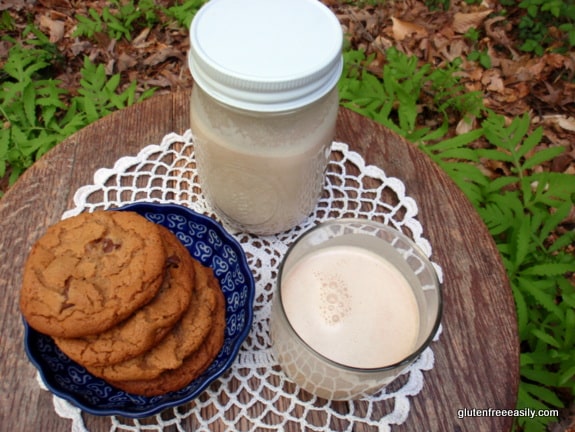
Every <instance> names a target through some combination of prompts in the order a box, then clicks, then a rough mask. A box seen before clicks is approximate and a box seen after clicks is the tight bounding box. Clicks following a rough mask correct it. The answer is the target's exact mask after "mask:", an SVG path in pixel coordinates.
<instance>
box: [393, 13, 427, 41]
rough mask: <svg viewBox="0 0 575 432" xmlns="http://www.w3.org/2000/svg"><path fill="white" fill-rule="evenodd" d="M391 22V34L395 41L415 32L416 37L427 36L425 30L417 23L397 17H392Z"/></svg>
mask: <svg viewBox="0 0 575 432" xmlns="http://www.w3.org/2000/svg"><path fill="white" fill-rule="evenodd" d="M391 21H392V22H393V27H392V34H393V38H394V39H395V40H397V41H402V40H404V39H405V38H406V37H408V36H411V35H413V34H415V35H416V36H418V37H425V36H427V30H426V29H425V27H422V26H421V25H419V24H415V23H413V22H407V21H402V20H400V19H399V18H395V17H392V18H391Z"/></svg>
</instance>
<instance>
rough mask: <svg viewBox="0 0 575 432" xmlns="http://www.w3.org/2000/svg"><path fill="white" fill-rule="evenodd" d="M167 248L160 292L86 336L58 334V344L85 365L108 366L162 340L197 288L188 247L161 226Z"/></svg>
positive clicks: (56, 339) (71, 356)
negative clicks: (108, 326) (115, 322)
mask: <svg viewBox="0 0 575 432" xmlns="http://www.w3.org/2000/svg"><path fill="white" fill-rule="evenodd" d="M158 228H159V229H160V231H161V234H162V241H163V243H164V248H165V250H166V256H167V258H166V261H165V269H164V277H163V281H162V285H161V287H160V290H159V292H158V294H156V296H155V297H154V299H153V300H152V301H150V302H149V303H148V304H146V305H145V306H143V307H142V308H141V309H139V310H137V311H136V312H135V313H134V314H133V315H132V316H130V317H128V318H127V319H126V320H124V321H122V322H121V323H120V324H118V325H116V326H114V327H112V328H111V329H109V330H107V331H105V332H103V333H99V334H97V335H92V336H86V337H83V338H59V337H57V338H54V340H55V342H56V344H57V345H58V347H59V348H60V349H61V350H62V351H63V352H64V353H65V354H66V355H67V356H68V357H70V358H71V359H73V360H75V361H76V362H78V363H80V364H82V365H84V366H104V365H110V364H114V363H119V362H123V361H126V360H128V359H131V358H133V357H136V356H138V355H140V354H142V353H144V352H145V351H147V350H149V349H150V348H152V347H153V346H154V345H155V344H156V343H158V342H159V341H160V340H161V339H162V338H164V336H166V334H167V333H168V332H169V331H170V330H171V329H172V327H173V326H174V325H175V324H176V323H177V322H178V321H179V320H180V318H181V317H182V315H183V314H184V312H186V311H187V309H188V306H189V304H190V300H191V298H192V292H193V290H194V265H193V263H192V257H191V256H190V254H189V252H188V251H187V249H186V248H185V247H184V246H183V245H182V244H181V243H180V241H179V240H178V239H177V237H176V236H175V235H174V234H173V233H172V232H171V231H169V230H168V229H167V228H164V227H162V226H158Z"/></svg>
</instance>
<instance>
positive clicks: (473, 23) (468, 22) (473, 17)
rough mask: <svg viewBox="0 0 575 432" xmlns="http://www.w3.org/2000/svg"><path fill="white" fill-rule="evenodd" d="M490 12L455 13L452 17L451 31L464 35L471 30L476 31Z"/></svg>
mask: <svg viewBox="0 0 575 432" xmlns="http://www.w3.org/2000/svg"><path fill="white" fill-rule="evenodd" d="M492 12H493V11H492V10H484V11H481V12H471V13H461V12H457V13H456V14H455V15H453V30H454V31H455V32H456V33H460V34H464V33H467V31H469V30H470V29H472V28H474V29H476V28H477V27H479V25H480V24H481V23H482V22H483V20H484V19H485V18H486V17H487V16H488V15H489V14H491V13H492Z"/></svg>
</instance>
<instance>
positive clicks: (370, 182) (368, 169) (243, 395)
mask: <svg viewBox="0 0 575 432" xmlns="http://www.w3.org/2000/svg"><path fill="white" fill-rule="evenodd" d="M136 201H156V202H164V203H178V204H182V205H185V206H188V207H190V208H192V209H193V210H195V211H196V212H199V213H203V214H207V215H209V216H212V217H214V218H216V219H217V217H216V216H215V214H214V213H213V212H212V210H211V209H210V207H209V205H208V204H207V203H206V201H205V199H204V197H203V196H202V194H201V190H200V189H199V187H198V181H197V173H196V169H195V160H194V150H193V142H192V134H191V132H190V131H189V130H188V131H186V132H185V133H184V135H178V134H175V133H172V134H169V135H166V136H165V137H164V139H163V140H162V143H161V144H160V145H149V146H147V147H145V148H144V149H142V150H141V151H140V153H139V154H138V155H137V156H135V157H123V158H121V159H119V160H118V161H117V162H116V164H115V165H114V167H113V168H111V169H106V168H103V169H99V170H98V171H97V172H96V173H95V175H94V184H92V185H87V186H83V187H81V188H80V189H78V190H77V191H76V194H75V196H74V203H75V207H74V208H73V209H70V210H68V211H67V212H66V213H64V215H63V218H65V217H69V216H72V215H75V214H78V213H80V212H83V211H93V210H95V209H107V208H110V207H116V206H121V205H124V204H127V203H131V202H136ZM416 215H417V204H416V202H415V201H414V200H413V199H412V198H410V197H409V196H407V195H406V194H405V187H404V184H403V182H401V180H399V179H397V178H390V177H387V176H386V175H385V173H384V172H383V170H381V169H380V168H378V167H375V166H370V165H366V164H365V162H364V160H363V158H362V157H361V156H360V155H359V154H358V153H355V152H352V151H350V150H349V147H348V145H347V144H344V143H340V142H334V143H333V145H332V158H331V160H330V163H329V166H328V170H327V176H326V184H325V187H324V193H323V196H322V198H321V199H320V201H319V203H318V204H317V206H316V209H315V211H314V213H313V214H312V215H311V216H310V217H309V218H308V219H307V220H306V221H305V222H304V223H302V224H301V225H300V226H298V227H296V228H294V229H292V230H291V231H288V232H286V233H283V234H280V235H276V236H266V237H258V236H254V235H250V234H245V233H240V232H234V231H233V230H232V229H231V228H230V227H226V228H227V229H228V230H229V231H230V232H232V234H233V235H234V236H235V237H236V239H238V241H239V242H240V243H241V244H242V246H243V248H244V250H245V252H246V255H247V257H248V263H249V264H250V267H251V269H252V271H253V272H254V278H255V280H256V296H255V305H254V321H253V326H252V329H251V332H250V334H249V336H248V338H247V339H246V341H245V342H244V344H243V345H242V348H241V350H240V352H239V355H238V357H237V358H236V360H235V362H234V364H233V366H232V367H231V368H230V369H229V370H228V371H227V372H226V373H225V374H224V375H223V376H221V377H220V378H219V379H218V380H216V382H214V383H213V384H212V385H211V386H209V387H208V389H207V390H206V391H205V392H204V393H203V394H202V395H201V396H200V397H199V398H197V399H196V400H194V401H192V402H190V403H188V404H186V405H184V406H181V407H177V408H173V409H168V410H167V411H165V412H163V413H161V414H158V415H156V416H152V417H150V418H147V419H146V420H145V421H144V420H135V419H134V420H132V419H126V418H123V417H110V430H111V431H141V430H145V431H162V430H163V429H164V428H166V427H169V429H170V430H178V431H183V430H184V427H183V426H182V425H183V424H184V423H185V424H186V425H190V424H191V425H194V429H193V430H197V431H209V430H211V425H213V424H214V422H218V424H220V425H221V424H225V425H226V426H227V429H228V430H234V431H235V430H242V431H256V430H286V429H287V428H294V429H298V430H304V429H305V430H317V431H327V430H331V428H330V426H331V425H333V420H335V419H339V420H341V424H344V425H347V427H346V428H345V429H341V428H340V429H338V431H341V430H347V431H352V430H354V426H357V425H358V424H365V425H369V426H373V427H376V428H377V430H379V431H389V430H391V426H392V425H394V424H401V423H403V422H404V421H405V420H406V418H407V416H408V414H409V410H410V402H409V398H410V397H411V396H414V395H416V394H417V393H419V392H420V391H421V389H422V388H423V371H426V370H430V369H431V368H432V367H433V363H434V356H433V351H432V350H431V347H428V348H427V349H426V350H425V351H424V352H423V354H422V355H421V356H420V358H419V359H418V360H417V361H416V362H415V363H414V364H413V365H412V366H411V367H410V368H409V369H408V370H407V371H406V372H405V373H404V374H403V375H402V376H401V377H399V378H398V379H396V380H395V381H394V382H393V383H392V384H390V385H389V386H387V387H386V388H385V389H383V390H382V391H380V392H379V393H378V394H376V395H374V396H371V397H369V398H366V399H362V400H358V401H349V402H344V403H343V404H345V409H342V402H330V401H325V400H321V399H317V398H314V397H312V396H309V395H307V393H300V389H299V388H298V387H297V386H295V384H293V383H291V382H290V381H289V379H288V378H287V377H286V376H285V375H284V374H283V373H282V371H281V369H280V368H279V366H278V365H277V362H276V361H275V359H274V355H273V353H272V351H271V347H270V338H269V332H268V328H269V326H268V320H269V315H270V309H271V308H270V306H271V299H272V292H273V287H274V280H275V277H276V275H277V268H278V264H279V261H280V259H281V257H282V256H283V255H284V253H285V252H286V250H287V248H288V246H289V245H290V244H291V243H292V242H293V241H294V240H295V239H296V238H297V237H299V235H300V234H301V233H302V232H303V231H305V230H307V229H308V228H310V227H311V226H313V225H315V224H316V223H317V222H318V221H323V220H326V219H329V218H339V217H346V216H347V217H362V218H368V219H374V220H380V221H382V222H385V223H387V224H390V225H393V226H394V227H396V228H397V229H399V230H402V231H403V232H405V233H406V234H408V235H409V236H410V237H411V238H412V239H413V240H414V241H415V242H416V243H417V244H418V245H419V246H420V247H421V248H422V250H423V251H424V252H425V254H426V255H427V256H428V257H430V256H431V246H430V244H429V242H428V241H427V240H426V239H425V238H423V237H422V232H423V229H422V226H421V224H420V223H419V222H418V221H417V220H416ZM434 266H435V269H436V271H437V273H438V276H439V279H440V281H441V280H442V272H441V268H440V267H439V266H438V265H437V264H434ZM438 335H439V333H438ZM438 335H437V336H436V339H437V338H438ZM302 395H305V396H303V397H302ZM375 404H378V409H377V410H376V409H374V406H375ZM54 407H55V410H56V412H57V413H58V415H60V416H61V417H64V418H69V419H71V420H72V431H74V432H81V431H85V430H86V428H85V426H84V422H83V419H82V412H81V411H80V410H79V409H78V408H75V407H73V406H72V405H70V404H69V403H68V402H66V401H64V400H62V399H60V398H58V397H56V396H54ZM381 408H383V409H381ZM208 413H209V414H208ZM208 415H209V417H207V416H208Z"/></svg>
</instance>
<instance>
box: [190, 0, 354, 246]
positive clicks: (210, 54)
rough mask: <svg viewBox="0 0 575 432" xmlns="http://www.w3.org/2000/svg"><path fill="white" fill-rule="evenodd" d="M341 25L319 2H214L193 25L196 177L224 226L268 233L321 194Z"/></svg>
mask: <svg viewBox="0 0 575 432" xmlns="http://www.w3.org/2000/svg"><path fill="white" fill-rule="evenodd" d="M342 39H343V37H342V31H341V27H340V24H339V22H338V20H337V18H336V17H335V15H334V14H333V13H332V12H331V11H330V10H329V9H328V8H327V7H325V6H324V5H323V4H322V3H320V2H319V1H318V0H211V1H209V2H208V3H206V5H204V6H203V7H202V8H201V9H200V11H199V12H198V13H197V14H196V16H195V18H194V20H193V21H192V25H191V28H190V43H191V48H190V53H189V58H188V62H189V67H190V71H191V73H192V76H193V78H194V88H193V90H192V98H191V130H192V134H193V137H194V145H195V154H196V161H197V168H198V176H199V179H200V185H201V187H202V190H203V192H204V194H205V196H206V198H207V199H208V202H209V203H210V204H211V206H212V207H213V208H214V210H215V211H216V212H217V214H218V215H219V216H220V217H221V218H222V220H223V221H224V222H226V223H227V224H229V225H231V226H232V227H234V228H235V229H238V230H242V231H246V232H251V233H255V234H262V235H266V234H274V233H279V232H281V231H285V230H288V229H290V228H292V227H294V226H295V225H297V224H298V223H300V222H302V221H303V220H304V219H305V218H306V217H307V216H309V215H310V213H311V212H312V211H313V209H314V207H315V205H316V203H317V200H318V198H319V196H320V194H321V191H322V188H323V183H324V174H325V169H326V166H327V163H328V158H329V152H330V146H331V142H332V139H333V135H334V131H335V123H336V117H337V111H338V94H337V87H336V84H337V81H338V79H339V77H340V74H341V69H342V57H341V46H342Z"/></svg>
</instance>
